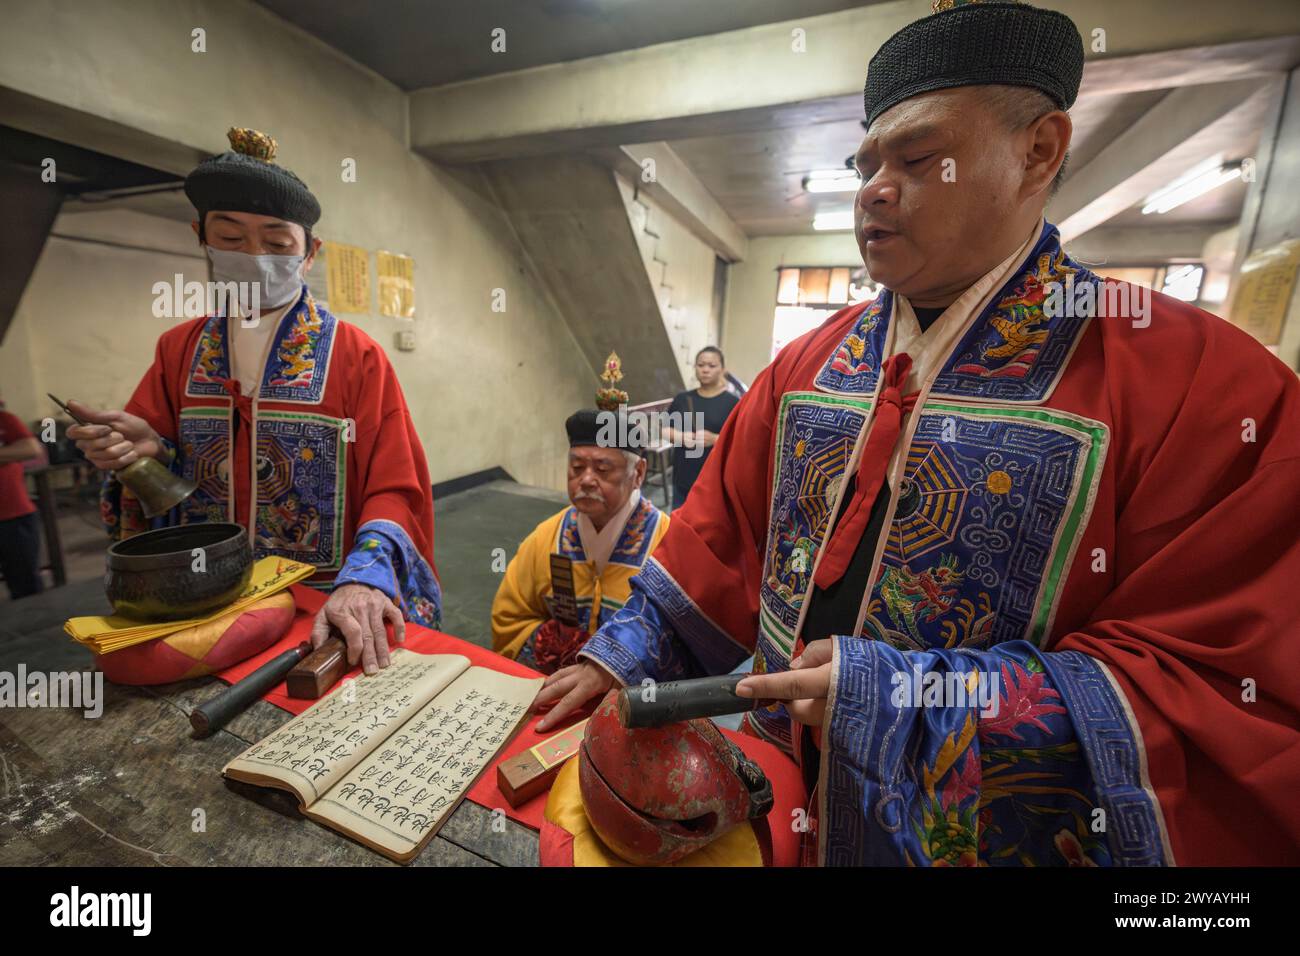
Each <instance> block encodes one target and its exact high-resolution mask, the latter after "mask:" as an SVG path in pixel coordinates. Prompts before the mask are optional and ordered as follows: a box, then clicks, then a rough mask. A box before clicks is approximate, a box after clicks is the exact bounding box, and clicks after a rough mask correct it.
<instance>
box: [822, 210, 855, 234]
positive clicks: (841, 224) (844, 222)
mask: <svg viewBox="0 0 1300 956" xmlns="http://www.w3.org/2000/svg"><path fill="white" fill-rule="evenodd" d="M813 228H814V229H816V230H817V231H818V232H843V231H845V230H847V229H852V228H853V210H852V209H836V210H833V211H829V212H819V213H817V214H816V215H814V216H813Z"/></svg>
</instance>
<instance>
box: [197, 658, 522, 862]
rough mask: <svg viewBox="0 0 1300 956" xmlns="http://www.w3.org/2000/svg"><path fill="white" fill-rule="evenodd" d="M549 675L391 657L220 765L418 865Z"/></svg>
mask: <svg viewBox="0 0 1300 956" xmlns="http://www.w3.org/2000/svg"><path fill="white" fill-rule="evenodd" d="M541 685H542V678H540V677H537V678H525V677H512V676H511V675H509V674H502V673H499V672H497V671H494V670H489V669H488V668H485V667H471V666H470V662H469V658H467V657H462V656H461V655H459V654H416V653H414V652H412V651H408V650H406V649H405V648H400V647H399V648H396V649H394V650H393V652H392V663H391V664H390V665H389V666H388V667H386V668H384V669H383V670H381V671H380V672H379V673H377V674H372V675H371V676H369V677H358V678H355V679H352V680H346V681H344V682H343V683H342V684H341V685H340V686H338V687H336V688H335V689H334V690H333V691H331V692H330V693H329V694H327V695H326V696H324V697H322V698H321V699H320V700H319V701H317V702H316V703H315V704H313V705H312V706H311V707H310V708H308V709H307V710H305V711H303V712H302V713H301V714H300V715H298V716H297V717H295V718H294V719H293V720H291V721H289V722H288V723H287V724H285V725H284V726H283V727H281V728H280V729H279V730H277V731H276V732H275V733H273V734H271V735H270V736H269V737H267V738H266V739H265V740H262V741H260V742H258V743H257V744H255V745H253V746H252V747H250V748H248V749H247V750H245V751H244V752H243V753H242V754H240V755H239V756H238V757H236V758H235V759H234V760H232V761H230V763H228V764H226V766H225V767H224V768H223V769H222V771H221V772H222V773H223V774H225V775H226V776H227V777H230V778H231V779H232V780H240V781H243V782H244V783H251V784H256V785H258V786H264V787H279V788H281V789H284V790H288V791H290V792H291V793H293V794H295V795H296V796H297V797H298V800H299V801H300V803H301V807H302V812H303V813H304V814H305V815H306V816H308V817H310V818H311V819H313V820H316V821H317V822H319V823H323V824H324V825H325V826H327V827H331V828H333V829H335V830H338V831H339V832H340V833H344V834H346V835H347V836H350V837H352V838H353V839H355V840H358V841H360V842H361V843H364V844H365V845H366V846H368V847H370V848H371V849H372V850H376V851H378V852H379V853H382V854H384V855H385V856H387V857H388V858H389V859H392V860H396V861H397V862H399V863H409V862H410V861H411V860H412V859H414V858H415V856H416V854H418V853H419V852H420V851H421V850H422V849H424V845H425V844H426V843H428V842H429V840H430V839H432V838H433V835H434V834H435V833H437V832H438V828H439V827H440V826H442V824H443V822H444V821H445V820H446V819H447V817H448V816H450V815H451V812H452V810H454V809H455V808H456V804H457V803H459V802H460V798H461V797H462V796H464V794H465V793H466V792H467V791H468V790H469V788H470V785H471V784H472V783H473V782H474V779H475V778H476V777H477V776H478V775H479V774H480V773H481V772H482V771H483V768H484V767H486V766H487V765H488V764H489V763H491V762H492V760H493V759H494V758H495V757H496V755H497V754H498V753H499V752H500V750H501V748H502V747H504V746H505V745H506V743H507V742H508V741H509V740H510V738H511V737H512V736H513V735H514V732H515V731H516V730H517V729H518V727H519V725H520V724H521V723H522V722H523V720H524V718H525V716H526V715H527V712H528V707H529V705H530V704H531V703H532V702H533V698H534V697H535V696H536V695H537V690H538V688H540V687H541Z"/></svg>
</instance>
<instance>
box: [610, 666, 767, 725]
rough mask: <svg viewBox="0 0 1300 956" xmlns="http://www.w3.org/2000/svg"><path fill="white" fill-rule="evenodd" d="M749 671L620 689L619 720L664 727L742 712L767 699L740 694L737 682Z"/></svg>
mask: <svg viewBox="0 0 1300 956" xmlns="http://www.w3.org/2000/svg"><path fill="white" fill-rule="evenodd" d="M749 676H750V675H749V674H724V675H723V676H721V677H699V678H696V679H695V680H675V681H666V682H665V683H662V684H654V685H650V686H645V687H635V686H634V687H624V688H623V689H622V690H621V691H619V692H618V719H619V722H620V723H622V725H623V726H624V727H662V726H664V724H674V723H677V722H678V721H681V720H693V719H695V718H696V717H721V716H722V715H723V714H741V713H744V712H745V711H747V710H753V709H754V708H756V707H758V706H759V705H760V704H764V705H766V704H767V703H768V702H767V701H760V700H758V699H757V698H754V697H737V696H736V685H737V684H739V683H740V682H741V681H742V680H744V679H745V678H746V677H749Z"/></svg>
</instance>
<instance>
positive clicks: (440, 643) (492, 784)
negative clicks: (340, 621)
mask: <svg viewBox="0 0 1300 956" xmlns="http://www.w3.org/2000/svg"><path fill="white" fill-rule="evenodd" d="M292 591H293V597H294V600H295V602H296V603H297V605H298V614H297V617H295V618H294V621H293V625H292V626H291V627H290V628H289V630H288V632H287V633H286V634H285V635H284V637H282V638H281V639H280V640H279V641H277V642H276V643H275V644H272V645H271V646H270V647H269V648H267V649H266V650H265V651H263V652H262V653H260V654H257V655H255V656H253V657H250V658H249V659H248V660H246V661H244V662H243V663H241V664H236V665H235V666H234V667H230V668H227V669H226V670H223V671H220V672H218V673H217V674H216V676H217V677H220V678H221V679H222V680H224V681H226V682H227V683H231V684H233V683H234V682H235V681H237V680H240V679H241V678H243V677H247V676H248V675H249V674H251V673H252V672H253V671H255V670H257V668H259V667H261V666H262V665H263V664H265V663H266V662H267V661H269V660H270V659H271V658H273V657H275V656H276V655H278V654H282V653H284V652H285V651H287V650H289V649H290V648H292V647H294V646H296V645H297V644H300V643H301V642H303V641H307V640H310V639H311V626H312V621H313V620H315V617H316V612H317V611H319V610H320V609H321V606H322V605H323V604H324V603H325V595H324V594H323V593H321V592H320V591H316V590H313V589H312V588H309V587H305V586H303V585H301V584H295V585H293V587H292ZM394 646H400V647H405V648H406V649H407V650H409V651H415V652H416V653H419V654H463V655H464V656H465V657H468V658H469V659H470V663H471V664H472V665H474V666H476V667H487V668H490V669H492V670H495V671H501V672H502V673H503V674H514V675H515V676H517V677H541V676H542V675H541V674H539V673H537V671H535V670H533V669H532V668H530V667H525V666H524V665H523V664H520V663H517V662H516V661H512V660H510V659H509V658H508V657H502V656H501V655H500V654H497V653H495V652H494V651H491V650H488V649H487V648H485V647H479V646H478V645H477V644H471V643H469V642H468V641H463V640H461V639H460V638H458V637H452V636H451V635H450V634H443V633H442V632H441V631H433V630H430V629H429V628H427V627H421V626H420V625H419V624H412V623H410V622H407V625H406V643H405V644H401V645H394ZM360 673H361V667H360V666H357V667H354V668H353V669H352V670H351V671H349V672H348V674H347V675H345V676H347V677H355V676H357V675H359V674H360ZM262 699H263V700H266V701H269V702H270V703H272V704H274V705H275V706H276V707H279V708H280V709H281V710H287V711H289V712H290V713H292V714H301V713H302V712H303V711H304V710H306V709H307V708H308V707H310V706H311V705H312V704H314V703H315V701H312V700H301V699H299V698H296V697H290V696H289V695H288V694H286V693H285V688H284V682H283V681H281V682H280V683H279V684H277V685H276V686H275V687H273V688H272V689H271V690H270V691H269V692H267V693H266V694H264V695H263V696H262ZM588 712H589V709H588V711H584V712H582V713H579V714H576V715H575V716H574V718H573V720H572V721H571V722H570V724H576V723H577V722H578V721H580V720H582V719H583V718H584V717H586V716H587V713H588ZM542 716H543V715H541V714H529V715H528V718H527V720H526V721H525V723H524V726H523V727H522V728H521V729H520V731H519V733H518V734H516V735H515V737H514V738H513V739H512V740H511V741H510V742H509V743H508V744H507V745H506V747H505V749H504V750H502V751H501V753H500V754H499V755H498V757H497V759H496V760H494V761H493V762H492V763H491V764H489V765H488V767H487V769H486V770H484V771H483V773H482V775H480V776H479V778H478V780H477V781H475V783H474V785H473V786H472V787H470V789H469V794H468V797H469V799H470V800H473V801H474V802H475V803H477V804H478V805H479V806H483V807H488V808H489V809H496V808H497V807H500V808H501V809H502V810H504V811H505V813H506V815H507V816H509V817H510V818H512V819H514V820H518V821H519V822H520V823H522V824H524V825H525V826H529V827H532V828H533V829H534V830H540V829H541V828H542V814H543V812H544V811H545V809H546V792H543V793H541V794H539V795H538V796H536V797H534V798H533V799H532V800H529V801H528V802H527V803H525V804H524V805H523V806H522V807H520V808H519V809H517V810H516V809H515V808H513V807H511V806H510V804H509V803H507V802H506V798H505V796H503V795H502V793H501V790H500V788H498V787H497V770H496V768H497V764H499V763H500V762H501V761H502V760H505V759H507V758H509V757H513V756H514V755H515V754H517V753H519V752H521V751H523V750H527V749H528V748H529V747H533V746H536V745H537V744H539V743H541V742H542V741H543V740H545V739H547V738H548V737H552V736H554V735H555V734H557V733H559V732H560V730H562V729H563V728H556V729H554V730H550V731H547V732H546V733H544V734H539V733H537V732H536V731H535V730H534V729H533V728H534V727H536V726H537V722H538V721H539V720H541V718H542Z"/></svg>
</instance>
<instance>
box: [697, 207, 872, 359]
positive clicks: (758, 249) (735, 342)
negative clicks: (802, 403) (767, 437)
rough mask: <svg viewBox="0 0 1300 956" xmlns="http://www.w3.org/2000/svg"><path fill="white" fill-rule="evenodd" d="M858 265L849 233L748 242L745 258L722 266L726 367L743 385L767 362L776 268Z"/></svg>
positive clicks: (754, 239) (856, 245) (770, 344)
mask: <svg viewBox="0 0 1300 956" xmlns="http://www.w3.org/2000/svg"><path fill="white" fill-rule="evenodd" d="M860 265H862V256H861V255H860V254H859V252H858V244H857V242H856V241H855V240H854V238H853V233H852V232H828V233H824V234H822V235H812V236H762V237H758V238H751V239H750V240H749V255H748V257H747V258H746V259H745V260H744V261H743V262H736V263H732V264H731V265H730V266H728V275H727V308H726V315H725V318H724V320H723V324H722V342H721V343H720V345H721V348H722V351H723V353H724V354H725V355H726V357H727V367H728V368H729V369H731V371H733V372H735V373H736V375H738V376H739V377H740V378H741V379H743V380H744V381H746V382H752V381H753V380H754V376H755V375H757V374H758V373H759V371H760V370H761V369H762V368H763V367H764V366H765V365H767V364H768V362H769V360H770V359H771V355H772V318H773V313H774V312H775V310H776V278H777V269H779V268H781V267H782V266H853V267H857V266H860Z"/></svg>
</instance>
